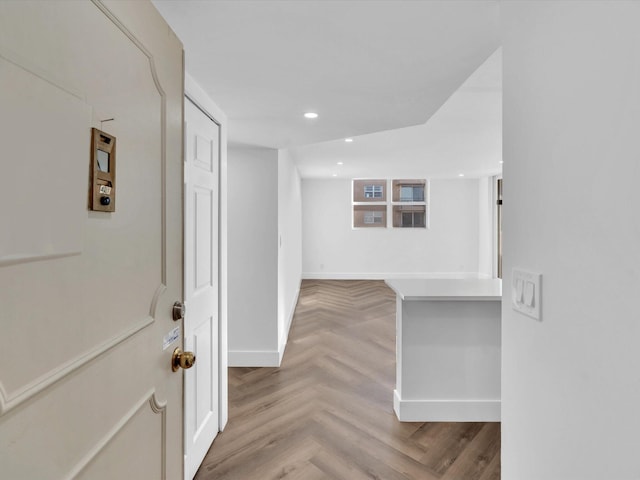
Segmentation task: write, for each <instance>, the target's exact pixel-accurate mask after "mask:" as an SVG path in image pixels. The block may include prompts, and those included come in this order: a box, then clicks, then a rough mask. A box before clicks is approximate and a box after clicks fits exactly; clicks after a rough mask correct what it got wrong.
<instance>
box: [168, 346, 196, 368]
mask: <svg viewBox="0 0 640 480" xmlns="http://www.w3.org/2000/svg"><path fill="white" fill-rule="evenodd" d="M194 363H196V356H195V355H194V354H193V352H183V351H182V349H181V348H180V347H178V348H176V349H175V350H174V351H173V355H172V356H171V370H172V371H174V372H177V371H178V370H179V369H180V368H184V369H185V370H186V369H187V368H191V367H193V364H194Z"/></svg>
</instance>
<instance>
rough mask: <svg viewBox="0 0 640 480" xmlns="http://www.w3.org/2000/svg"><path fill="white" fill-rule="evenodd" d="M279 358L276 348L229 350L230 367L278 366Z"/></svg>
mask: <svg viewBox="0 0 640 480" xmlns="http://www.w3.org/2000/svg"><path fill="white" fill-rule="evenodd" d="M283 353H284V352H283ZM280 359H281V355H280V352H279V351H277V350H262V351H261V350H249V351H243V350H229V366H230V367H279V366H280Z"/></svg>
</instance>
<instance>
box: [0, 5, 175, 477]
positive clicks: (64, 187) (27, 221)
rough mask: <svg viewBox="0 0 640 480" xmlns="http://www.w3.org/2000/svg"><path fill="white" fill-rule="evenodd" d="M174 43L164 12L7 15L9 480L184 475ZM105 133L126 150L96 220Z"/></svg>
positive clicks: (0, 115)
mask: <svg viewBox="0 0 640 480" xmlns="http://www.w3.org/2000/svg"><path fill="white" fill-rule="evenodd" d="M168 31H169V30H168V28H167V24H166V23H165V22H164V21H163V20H162V18H161V17H160V16H159V15H158V14H157V12H156V11H155V10H154V7H153V5H151V3H150V2H120V1H110V0H104V1H97V0H95V1H93V2H88V1H86V2H75V1H56V2H41V1H20V2H3V1H0V145H2V159H0V327H1V329H2V332H1V333H0V351H1V352H2V360H0V477H1V478H3V479H16V480H17V479H91V480H103V479H104V480H113V479H118V478H123V479H124V478H127V479H133V478H135V479H155V480H157V479H164V480H167V479H168V480H173V479H177V478H180V476H181V475H182V457H183V456H182V452H183V450H182V448H183V445H182V438H181V432H182V421H183V415H182V375H180V374H177V373H173V372H172V371H171V362H170V360H171V352H172V350H173V347H176V346H178V345H179V341H176V342H174V343H173V344H168V345H167V346H166V347H167V348H166V349H164V348H163V337H165V335H166V334H167V333H168V332H171V330H172V329H174V328H175V327H176V323H175V322H174V321H173V319H172V317H171V307H172V305H173V302H175V301H176V300H180V299H182V295H183V284H182V280H183V259H182V240H183V235H182V213H183V212H182V202H181V197H182V185H181V183H182V182H181V170H182V163H183V162H182V156H183V148H182V128H181V126H180V125H181V123H182V122H180V124H178V121H179V119H181V118H182V108H183V107H182V105H183V98H184V97H183V67H182V60H183V55H182V45H181V43H180V41H179V40H178V39H177V38H176V37H175V36H173V35H171V34H168V33H167V32H168ZM108 119H111V120H110V121H108V122H103V120H108ZM92 127H95V128H98V129H101V130H104V131H105V132H106V133H108V134H110V135H112V136H115V137H116V142H117V143H116V145H117V150H116V158H115V160H114V161H116V162H117V171H116V172H115V175H116V179H115V185H116V187H115V192H116V193H115V194H116V195H117V202H115V205H116V208H115V211H114V212H97V211H90V210H88V205H87V204H88V192H89V183H88V182H89V180H88V179H89V167H90V155H89V150H90V148H89V146H90V140H91V128H92ZM111 160H113V159H110V161H111ZM110 165H111V163H110ZM107 168H111V167H107ZM167 338H169V337H167Z"/></svg>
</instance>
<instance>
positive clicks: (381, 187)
mask: <svg viewBox="0 0 640 480" xmlns="http://www.w3.org/2000/svg"><path fill="white" fill-rule="evenodd" d="M386 190H387V181H386V180H354V181H353V201H354V202H386V201H387V195H386V193H387V192H386Z"/></svg>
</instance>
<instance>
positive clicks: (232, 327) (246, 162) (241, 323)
mask: <svg viewBox="0 0 640 480" xmlns="http://www.w3.org/2000/svg"><path fill="white" fill-rule="evenodd" d="M277 185H278V151H277V150H273V149H268V148H259V147H255V148H253V147H237V146H234V147H231V146H230V147H229V149H228V212H229V215H228V225H229V231H228V242H229V243H228V245H229V246H228V249H229V272H228V275H229V365H230V366H242V365H247V366H249V365H251V366H254V365H261V364H274V363H275V364H277V362H278V361H277V358H278V298H277V295H278V255H277V251H278V250H277V248H278V247H277V240H278V192H277ZM274 359H275V360H274Z"/></svg>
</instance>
